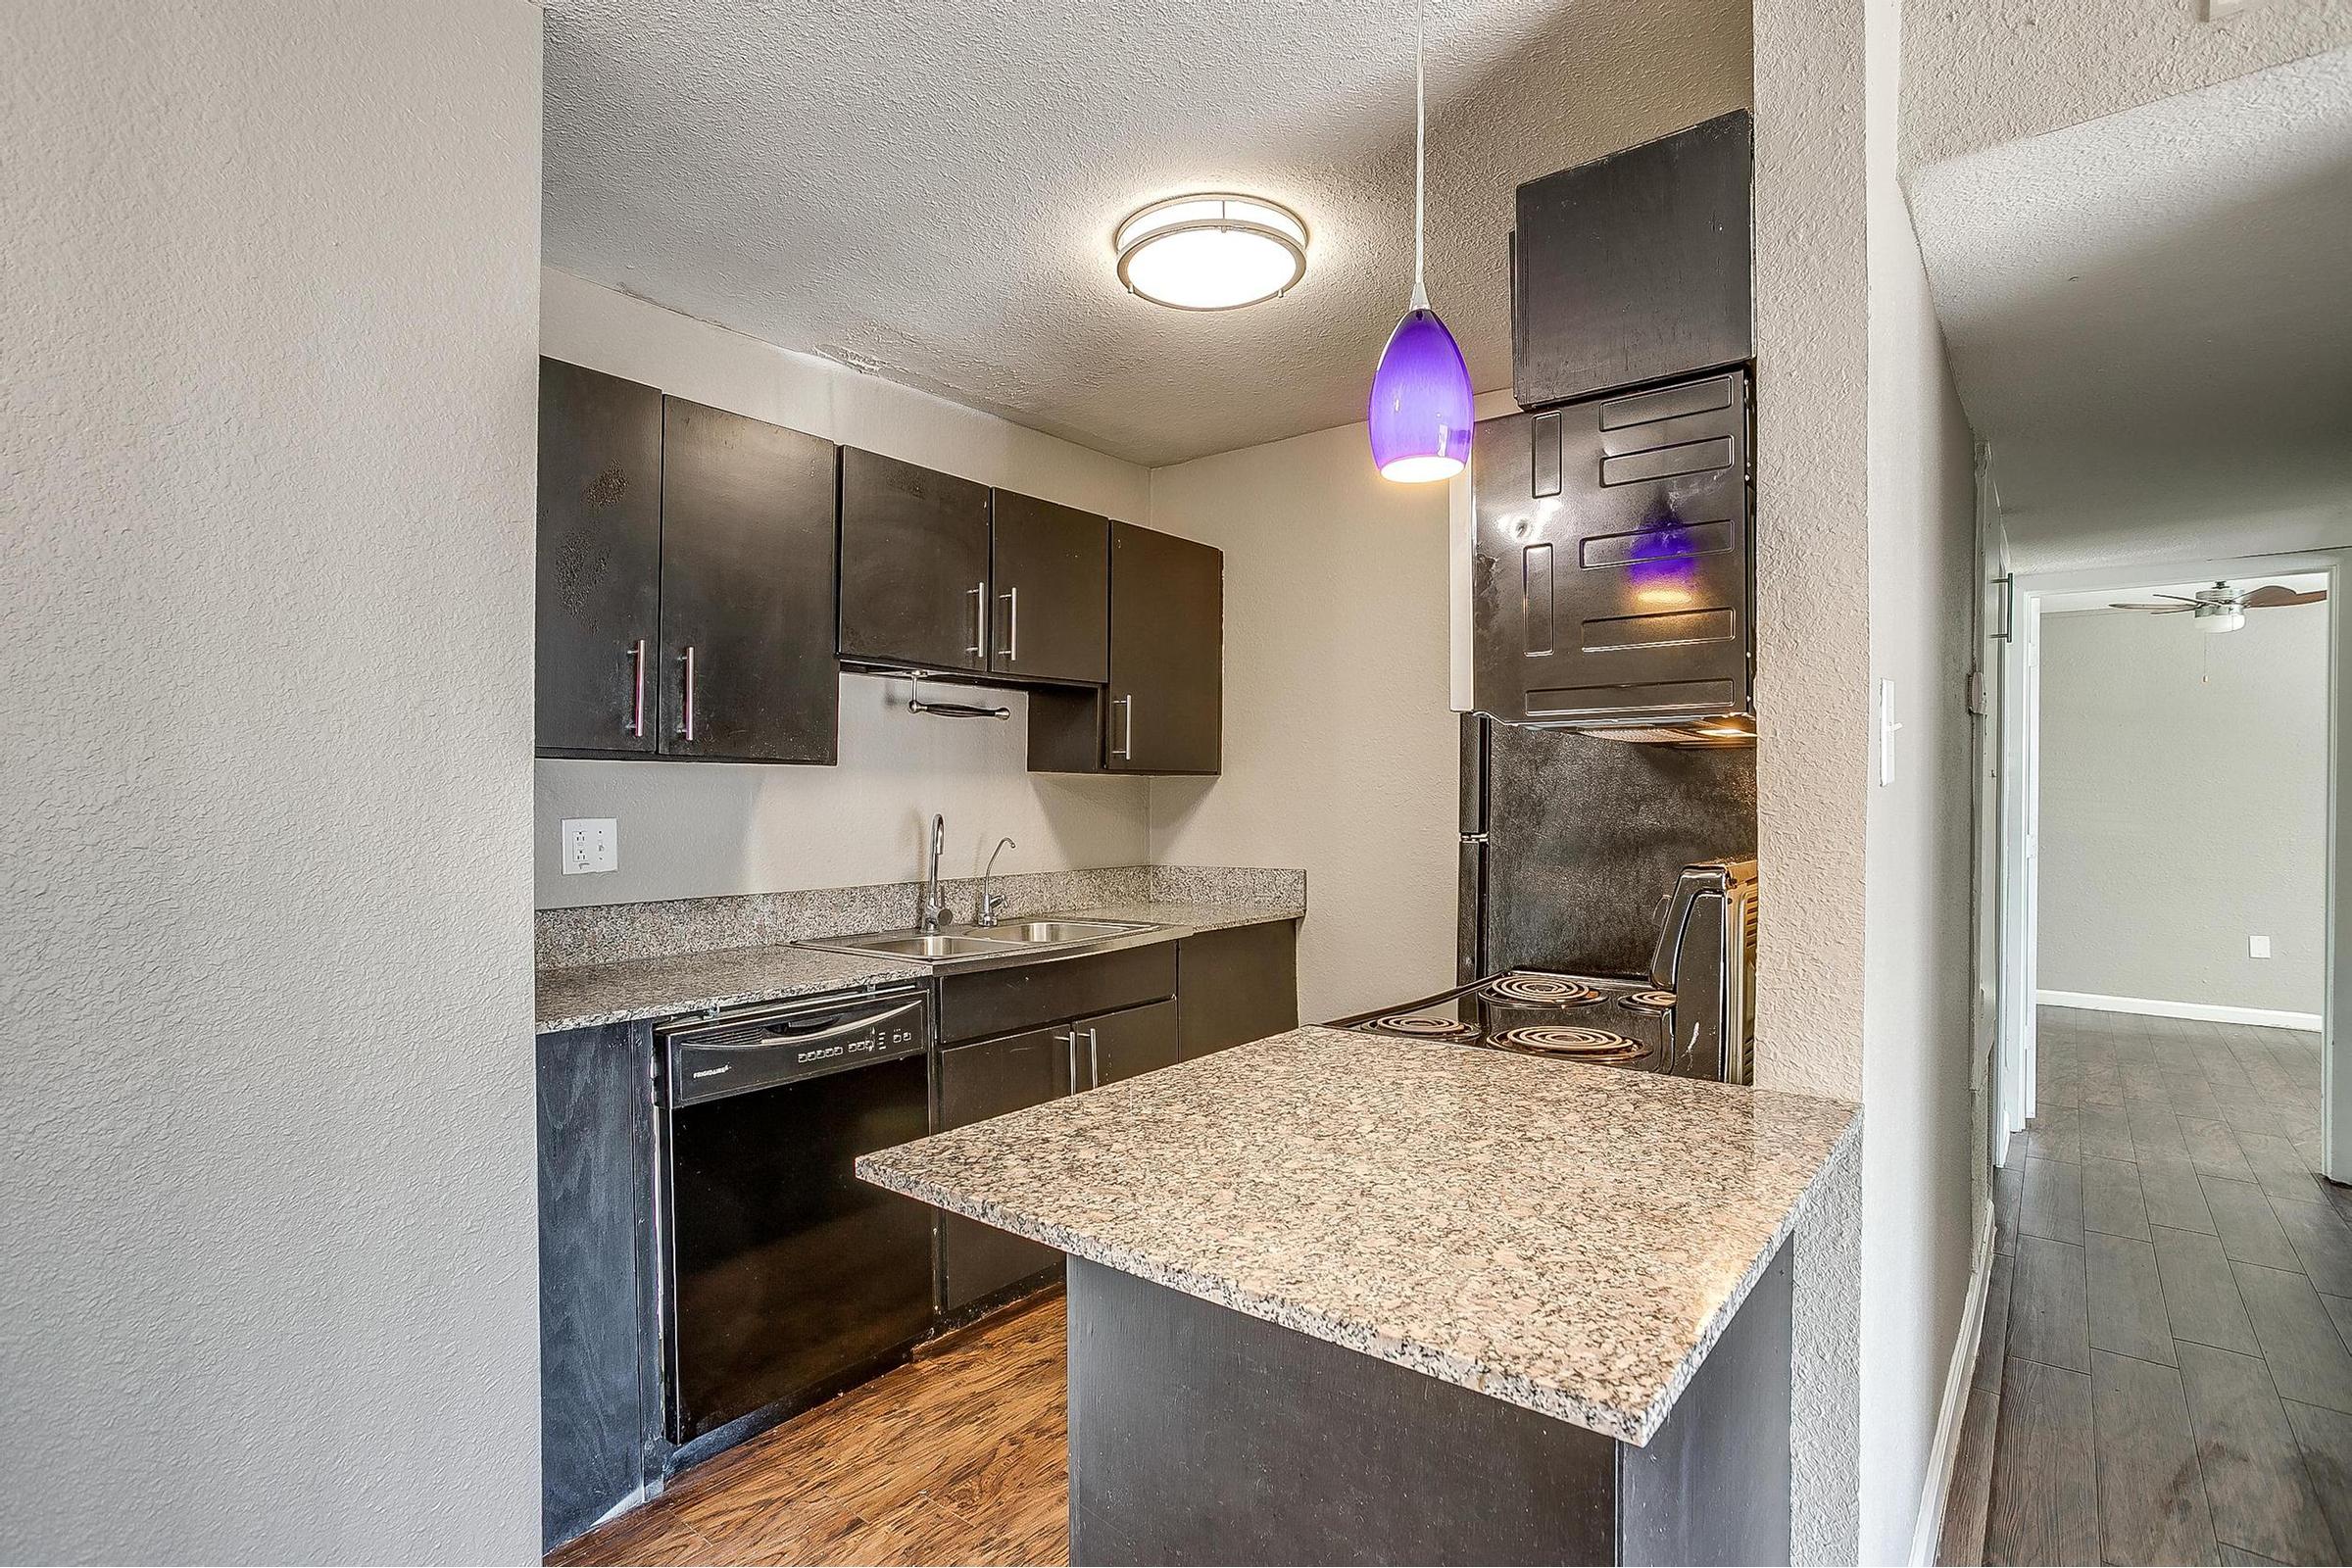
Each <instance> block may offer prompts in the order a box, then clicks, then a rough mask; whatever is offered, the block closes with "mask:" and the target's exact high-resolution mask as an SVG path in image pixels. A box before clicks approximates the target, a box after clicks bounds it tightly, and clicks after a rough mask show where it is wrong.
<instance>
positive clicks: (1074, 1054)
mask: <svg viewBox="0 0 2352 1568" xmlns="http://www.w3.org/2000/svg"><path fill="white" fill-rule="evenodd" d="M1054 1041H1055V1043H1056V1044H1059V1045H1062V1046H1066V1047H1067V1048H1068V1049H1069V1053H1070V1093H1071V1094H1076V1093H1077V1092H1078V1031H1077V1030H1075V1029H1073V1030H1071V1031H1070V1032H1069V1033H1068V1034H1066V1035H1055V1036H1054Z"/></svg>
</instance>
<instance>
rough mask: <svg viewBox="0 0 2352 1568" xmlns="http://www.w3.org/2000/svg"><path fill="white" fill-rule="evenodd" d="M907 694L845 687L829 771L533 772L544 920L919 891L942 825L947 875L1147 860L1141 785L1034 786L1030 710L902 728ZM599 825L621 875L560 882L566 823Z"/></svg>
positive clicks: (540, 767) (676, 765)
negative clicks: (843, 891)
mask: <svg viewBox="0 0 2352 1568" xmlns="http://www.w3.org/2000/svg"><path fill="white" fill-rule="evenodd" d="M907 690H908V683H907V681H905V680H902V679H895V678H890V677H886V676H880V675H844V676H842V677H841V761H840V763H839V765H837V766H834V767H784V766H778V765H774V764H765V763H731V762H593V761H570V760H555V759H542V760H540V761H539V762H538V764H537V765H536V768H535V775H536V780H537V788H536V791H535V795H536V801H535V808H536V809H535V811H534V817H535V843H534V847H533V851H532V859H533V864H534V866H535V869H536V882H537V900H538V907H540V908H542V909H559V908H575V907H581V906H584V905H594V904H638V903H644V902H647V901H650V900H656V899H696V898H709V897H711V896H714V895H721V894H742V893H785V892H793V891H797V890H800V889H805V888H842V887H862V886H866V885H868V884H874V883H890V882H906V881H911V880H913V879H915V878H917V877H919V876H920V875H921V874H922V866H923V856H924V852H925V847H926V838H927V835H928V832H929V823H930V820H931V815H932V813H933V812H935V811H937V812H943V813H945V814H946V816H947V819H948V853H947V858H946V870H947V873H948V874H949V875H951V876H962V877H969V876H978V875H979V874H980V872H981V869H982V867H983V865H984V863H985V862H986V860H987V858H988V854H989V850H990V849H991V847H993V846H994V845H995V844H996V842H997V840H998V839H1000V838H1004V837H1010V838H1012V839H1013V840H1015V841H1016V843H1017V846H1018V847H1017V848H1014V849H1009V850H1006V851H1005V854H1004V857H1003V858H1001V859H1000V860H999V861H998V862H997V868H998V869H999V870H1000V871H1010V872H1034V871H1066V870H1072V869H1078V868H1083V867H1089V866H1105V865H1135V864H1140V863H1141V862H1143V861H1145V860H1147V859H1149V858H1151V857H1150V849H1151V828H1150V809H1149V808H1150V795H1149V789H1150V785H1149V783H1148V782H1147V781H1146V780H1144V779H1140V778H1095V777H1083V776H1078V775H1072V774H1058V773H1031V772H1030V771H1028V768H1027V746H1028V741H1027V736H1028V714H1027V704H1028V698H1027V696H1026V695H1025V694H1023V693H1020V692H1014V691H992V692H991V693H990V694H989V695H988V697H987V699H986V700H987V701H989V702H990V703H992V704H993V703H998V702H1002V703H1003V704H1004V705H1005V706H1006V707H1008V708H1010V709H1011V710H1012V711H1013V716H1012V718H1011V720H1010V721H1008V722H1005V721H999V720H996V719H985V718H939V717H934V716H932V715H929V714H923V713H909V712H907ZM940 690H942V691H943V692H949V691H950V689H949V688H940ZM970 691H971V688H960V689H956V690H955V692H954V693H952V695H963V696H965V697H967V698H968V696H969V694H970ZM599 816H609V817H613V818H614V819H615V820H616V821H617V823H618V824H619V828H618V831H619V851H620V868H619V869H618V870H616V871H609V872H599V873H597V874H594V875H588V876H564V874H563V872H562V867H561V861H560V858H559V847H558V846H559V839H560V829H559V824H560V823H561V822H562V821H563V820H564V818H565V817H599Z"/></svg>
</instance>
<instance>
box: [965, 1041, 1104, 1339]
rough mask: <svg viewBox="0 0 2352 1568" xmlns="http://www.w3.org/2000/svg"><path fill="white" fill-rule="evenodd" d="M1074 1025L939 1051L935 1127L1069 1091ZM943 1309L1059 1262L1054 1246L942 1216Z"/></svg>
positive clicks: (999, 1113)
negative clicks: (1042, 1244)
mask: <svg viewBox="0 0 2352 1568" xmlns="http://www.w3.org/2000/svg"><path fill="white" fill-rule="evenodd" d="M1072 1060H1073V1055H1072V1043H1071V1026H1069V1025H1063V1026H1062V1027H1060V1028H1054V1029H1033V1030H1031V1031H1029V1032H1028V1033H1026V1034H1018V1035H1008V1036H1006V1037H1005V1038H1004V1039H1002V1040H983V1041H981V1042H979V1043H978V1044H976V1045H969V1046H953V1047H950V1048H949V1049H948V1050H946V1051H943V1052H941V1053H940V1054H939V1117H938V1130H939V1131H941V1132H943V1133H944V1132H948V1131H950V1130H952V1129H954V1128H957V1127H967V1126H969V1125H971V1124H972V1123H973V1122H976V1121H986V1120H988V1118H989V1117H991V1116H1002V1115H1005V1113H1006V1112H1008V1111H1015V1110H1020V1109H1022V1108H1024V1107H1025V1106H1029V1105H1042V1104H1044V1103H1046V1102H1047V1101H1049V1100H1055V1099H1058V1098H1059V1097H1061V1096H1063V1095H1066V1094H1068V1093H1069V1092H1070V1066H1071V1062H1072ZM939 1244H940V1247H939V1250H940V1266H941V1274H942V1284H941V1291H940V1298H941V1299H940V1306H941V1308H942V1310H944V1311H949V1312H953V1311H955V1310H956V1308H958V1307H961V1306H967V1305H969V1304H970V1303H972V1302H974V1301H977V1300H979V1299H982V1298H983V1297H987V1296H993V1295H995V1294H996V1293H997V1292H999V1291H1002V1290H1004V1289H1005V1288H1006V1287H1008V1286H1011V1285H1014V1284H1017V1283H1019V1282H1020V1281H1022V1280H1025V1279H1027V1278H1029V1277H1030V1276H1031V1275H1033V1274H1042V1273H1045V1272H1046V1271H1048V1270H1051V1269H1055V1268H1059V1267H1060V1266H1061V1254H1060V1253H1059V1252H1057V1251H1055V1250H1054V1249H1052V1248H1050V1247H1041V1246H1039V1245H1038V1244H1037V1243H1035V1242H1032V1241H1028V1240H1025V1239H1024V1238H1022V1237H1018V1236H1014V1235H1012V1234H1010V1233H1009V1232H1006V1231H1001V1230H998V1229H997V1228H996V1227H995V1226H993V1225H983V1224H981V1223H980V1222H979V1221H977V1220H969V1219H965V1218H964V1217H963V1216H961V1215H960V1214H948V1213H942V1214H941V1215H940V1224H939Z"/></svg>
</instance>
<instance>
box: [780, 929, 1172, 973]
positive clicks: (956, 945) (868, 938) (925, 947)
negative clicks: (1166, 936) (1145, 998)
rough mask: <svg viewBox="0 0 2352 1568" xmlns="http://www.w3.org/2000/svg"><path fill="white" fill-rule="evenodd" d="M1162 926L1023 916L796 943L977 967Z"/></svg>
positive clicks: (1108, 940) (831, 950)
mask: <svg viewBox="0 0 2352 1568" xmlns="http://www.w3.org/2000/svg"><path fill="white" fill-rule="evenodd" d="M1159 929H1161V928H1160V927H1158V926H1156V925H1151V924H1147V923H1145V922H1143V921H1140V920H1020V921H1015V922H1013V923H1012V924H1009V925H1001V926H988V927H981V926H969V925H959V926H956V927H954V928H952V929H951V930H948V931H944V932H940V933H938V934H935V935H926V934H925V933H923V932H920V931H874V932H869V933H867V934H866V935H864V936H854V937H816V938H809V939H807V940H804V941H801V942H798V943H795V944H794V946H796V947H802V948H816V949H819V950H820V951H823V952H826V953H854V954H858V955H859V956H864V957H876V958H911V959H914V960H915V961H916V962H919V963H931V964H942V965H959V966H961V965H974V964H983V963H985V962H987V961H988V960H996V961H999V962H1019V961H1020V960H1021V959H1022V957H1023V956H1026V955H1029V954H1033V953H1041V952H1046V951H1054V952H1060V951H1063V950H1067V949H1073V948H1087V947H1093V946H1096V945H1099V944H1108V943H1112V942H1117V941H1119V940H1120V939H1122V938H1125V937H1132V936H1137V935H1140V934H1142V933H1145V932H1151V931H1157V930H1159Z"/></svg>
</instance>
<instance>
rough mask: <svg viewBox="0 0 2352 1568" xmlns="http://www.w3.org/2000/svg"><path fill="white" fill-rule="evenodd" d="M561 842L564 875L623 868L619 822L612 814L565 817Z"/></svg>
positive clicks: (580, 874) (579, 874)
mask: <svg viewBox="0 0 2352 1568" xmlns="http://www.w3.org/2000/svg"><path fill="white" fill-rule="evenodd" d="M559 842H560V843H561V844H562V846H563V855H564V875H565V876H588V875H593V874H594V873H596V872H599V871H617V870H619V869H620V825H619V824H618V823H617V822H615V821H614V820H613V818H612V817H609V816H580V817H566V818H565V819H564V825H563V827H562V829H561V834H560V840H559Z"/></svg>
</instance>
